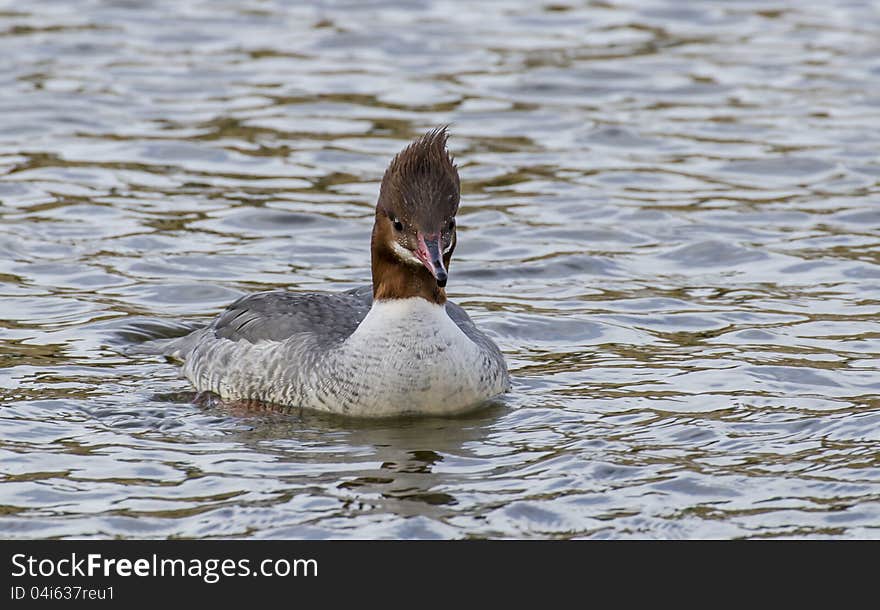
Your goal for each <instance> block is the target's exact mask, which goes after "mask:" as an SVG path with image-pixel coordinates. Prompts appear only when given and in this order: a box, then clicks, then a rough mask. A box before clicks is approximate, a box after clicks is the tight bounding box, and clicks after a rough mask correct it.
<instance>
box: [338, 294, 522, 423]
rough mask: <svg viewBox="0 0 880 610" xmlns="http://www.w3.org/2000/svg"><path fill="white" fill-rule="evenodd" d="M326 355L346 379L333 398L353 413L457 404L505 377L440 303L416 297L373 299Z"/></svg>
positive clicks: (435, 409)
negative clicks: (345, 402)
mask: <svg viewBox="0 0 880 610" xmlns="http://www.w3.org/2000/svg"><path fill="white" fill-rule="evenodd" d="M333 361H334V362H333V366H332V367H331V368H332V370H333V371H334V376H336V381H337V383H339V382H340V381H341V382H342V385H344V386H348V387H347V388H346V390H345V392H344V393H345V394H346V395H347V396H339V395H338V392H335V391H334V392H332V393H333V394H334V396H333V398H334V399H337V400H338V399H340V398H343V399H348V402H349V403H350V404H351V406H352V407H353V409H352V411H357V414H359V415H370V416H381V415H391V414H402V413H408V412H418V413H433V414H438V415H439V414H448V413H455V412H460V411H463V410H466V409H467V408H468V407H473V406H474V405H475V404H477V403H479V402H482V401H484V400H486V399H487V398H490V397H492V396H495V395H497V394H500V393H502V392H503V391H504V390H505V389H506V385H507V374H506V368H501V367H503V361H502V362H501V367H500V366H499V362H497V360H496V359H494V358H492V356H491V354H488V353H486V352H485V351H484V350H482V349H481V348H480V347H479V346H477V345H476V344H475V343H474V342H473V341H471V340H470V339H469V338H468V337H467V336H466V335H465V334H464V333H463V332H462V331H461V329H460V328H458V326H456V324H455V322H453V321H452V319H450V317H449V316H448V315H447V313H446V309H445V306H444V305H437V304H434V303H430V302H428V301H426V300H425V299H422V298H418V297H414V298H409V299H390V300H384V301H376V302H375V303H374V304H373V306H372V308H371V309H370V311H369V313H368V314H367V316H366V317H365V318H364V320H363V321H362V322H361V324H360V326H358V328H357V330H356V331H355V332H354V333H352V335H351V336H350V337H349V338H348V339H347V340H346V341H345V343H344V344H343V345H342V346H341V348H340V349H339V350H338V351H336V353H335V355H334V357H333ZM343 380H344V381H343ZM324 381H325V383H326V382H327V381H330V380H324ZM331 384H332V382H331ZM325 387H326V386H325ZM328 398H330V397H328ZM322 402H323V400H322ZM350 412H351V411H350ZM352 414H354V413H352Z"/></svg>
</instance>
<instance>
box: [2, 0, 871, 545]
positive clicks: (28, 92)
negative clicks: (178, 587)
mask: <svg viewBox="0 0 880 610" xmlns="http://www.w3.org/2000/svg"><path fill="white" fill-rule="evenodd" d="M2 6H3V8H2V10H0V57H3V58H4V61H3V62H0V248H2V255H0V367H2V368H0V532H2V533H0V536H2V537H4V538H33V537H38V538H43V537H74V538H111V537H132V538H165V537H182V538H212V537H218V538H231V537H245V538H301V537H304V538H325V537H330V538H484V537H490V538H572V537H587V538H741V537H746V538H759V537H804V536H806V537H857V538H880V398H878V394H880V153H878V151H880V129H878V127H880V10H878V9H877V7H876V5H875V4H872V3H870V2H834V3H829V2H819V1H818V0H816V1H811V2H806V1H805V2H796V3H795V2H790V3H774V4H768V3H767V2H764V1H759V0H756V1H753V2H749V1H737V0H735V1H730V2H674V1H669V2H663V1H656V2H642V1H639V2H636V1H618V0H610V1H606V0H602V1H594V2H586V3H572V4H569V3H568V2H565V1H562V2H556V1H555V0H554V1H553V2H549V3H546V4H543V5H542V4H541V3H538V2H531V1H522V2H489V3H480V8H479V10H478V11H477V10H474V8H473V7H474V4H473V3H470V2H421V3H412V2H377V3H362V2H350V3H343V2H317V3H313V4H312V6H311V7H304V6H301V3H295V2H290V3H286V2H280V1H275V2H273V1H258V0H251V1H238V0H236V1H226V2H218V1H213V0H212V1H207V0H206V1H203V2H195V1H193V2H185V3H178V2H171V1H167V2H150V1H147V0H117V1H115V2H96V1H84V0H83V1H79V0H72V1H66V2H29V3H13V2H4V3H3V5H2ZM442 123H450V124H451V132H452V136H451V138H450V142H449V144H450V148H451V150H452V152H453V153H454V154H455V155H456V158H457V161H458V163H459V166H460V171H461V176H462V181H463V197H462V208H461V212H460V215H459V226H460V228H459V247H458V249H457V251H456V259H455V261H454V264H453V266H452V269H451V276H450V281H449V294H450V296H451V298H452V299H453V300H455V301H457V302H458V303H460V304H462V305H463V306H465V307H466V308H467V309H468V311H469V312H470V313H471V315H472V317H473V318H474V319H475V321H476V322H477V323H478V324H479V325H480V326H481V327H482V328H484V329H485V330H486V331H487V332H488V333H489V334H491V335H492V336H493V337H494V338H495V340H496V341H497V342H498V343H499V345H500V346H501V347H502V349H503V351H504V353H505V355H506V357H507V359H508V363H509V365H510V368H511V372H512V374H513V377H514V386H513V389H512V391H511V392H510V393H509V394H508V395H507V396H506V397H505V398H504V399H503V400H502V401H501V402H500V403H499V404H497V405H495V406H493V407H491V408H489V409H486V410H483V411H481V412H478V413H476V414H473V415H470V416H467V417H461V418H453V419H429V420H418V419H412V420H409V419H408V420H403V421H401V420H397V421H379V422H363V421H353V420H345V419H337V418H332V417H328V416H323V415H319V414H313V413H307V412H303V413H282V412H277V411H273V410H270V409H265V410H260V409H243V408H231V407H229V406H224V405H218V404H214V403H210V402H205V401H200V402H197V403H194V402H193V400H192V398H193V396H192V394H191V393H190V387H189V385H188V383H187V382H186V381H185V380H184V379H182V378H181V377H180V374H179V371H178V368H177V367H176V366H174V365H173V364H171V363H168V362H166V361H164V360H163V359H161V358H157V357H153V356H146V355H138V354H136V353H132V346H134V345H136V344H137V343H138V342H140V341H142V340H144V339H146V338H149V337H157V336H170V335H173V334H175V333H180V332H181V329H182V328H184V326H185V325H191V324H194V323H200V322H204V321H207V320H208V319H210V318H211V317H212V316H213V315H215V314H216V313H217V312H218V311H220V309H221V308H222V307H223V306H224V305H226V304H227V303H229V302H230V301H232V300H233V299H235V298H236V297H238V296H239V295H242V294H245V293H248V292H252V291H257V290H266V289H273V288H285V289H289V290H302V291H305V290H342V289H346V288H350V287H353V286H357V285H361V284H364V283H366V282H368V281H369V250H368V248H369V232H370V227H371V223H372V213H373V206H374V205H375V200H376V195H377V190H378V181H379V179H380V178H381V175H382V172H383V170H384V168H385V166H386V165H387V163H388V161H389V159H390V158H391V156H392V155H393V154H394V153H396V152H397V151H398V150H399V149H400V148H402V147H403V146H404V145H405V144H406V143H407V142H408V141H409V140H410V139H411V138H413V137H416V136H418V135H419V134H420V133H422V132H424V131H425V130H426V129H428V128H430V127H433V126H435V125H438V124H442Z"/></svg>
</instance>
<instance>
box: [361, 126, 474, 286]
mask: <svg viewBox="0 0 880 610" xmlns="http://www.w3.org/2000/svg"><path fill="white" fill-rule="evenodd" d="M447 137H448V135H447V132H446V128H445V127H439V128H437V129H434V130H432V131H429V132H428V133H426V134H425V135H424V136H422V137H421V138H419V139H417V140H415V141H414V142H413V143H412V144H410V145H409V146H407V147H406V148H405V149H403V150H402V151H401V152H400V153H398V154H397V156H395V157H394V159H392V161H391V164H390V165H389V166H388V169H387V170H385V175H384V176H383V178H382V186H381V187H380V189H379V201H378V203H377V204H376V218H375V222H374V224H373V237H372V268H373V269H372V270H373V298H374V299H377V300H378V299H394V298H409V297H413V296H420V297H423V298H425V299H428V300H429V301H432V302H435V303H443V302H445V301H446V290H445V287H446V281H447V279H448V277H449V264H450V262H451V260H452V252H453V251H454V250H455V243H456V237H455V215H456V213H457V212H458V204H459V198H460V181H459V178H458V170H457V169H456V166H455V164H454V163H453V160H452V157H451V156H450V154H449V152H448V151H447V150H446V139H447Z"/></svg>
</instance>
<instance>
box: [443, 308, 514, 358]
mask: <svg viewBox="0 0 880 610" xmlns="http://www.w3.org/2000/svg"><path fill="white" fill-rule="evenodd" d="M446 314H447V315H448V316H449V317H450V318H451V319H452V321H453V322H455V325H456V326H458V327H459V328H460V329H461V332H463V333H464V334H465V335H466V336H467V338H468V339H470V340H471V341H473V342H474V343H476V344H477V345H479V346H480V347H482V348H483V349H485V350H487V351H490V352H492V353H493V354H495V355H496V356H497V357H499V358H501V350H500V349H498V346H497V345H495V342H494V341H492V339H490V338H489V337H487V336H486V335H484V334H483V331H481V330H480V329H479V328H477V325H476V324H474V322H473V320H471V317H470V316H469V315H468V314H467V312H466V311H465V310H464V309H462V307H461V306H460V305H456V304H455V303H453V302H452V301H446Z"/></svg>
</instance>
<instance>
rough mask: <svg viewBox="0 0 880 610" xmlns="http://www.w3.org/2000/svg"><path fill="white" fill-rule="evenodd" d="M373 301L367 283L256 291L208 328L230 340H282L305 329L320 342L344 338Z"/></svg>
mask: <svg viewBox="0 0 880 610" xmlns="http://www.w3.org/2000/svg"><path fill="white" fill-rule="evenodd" d="M372 303H373V291H372V287H370V286H362V287H360V288H354V289H352V290H347V291H345V292H339V293H335V294H318V293H312V292H303V293H293V292H281V291H271V292H258V293H255V294H250V295H247V296H244V297H242V298H240V299H238V300H237V301H235V302H234V303H232V304H231V305H230V306H229V307H227V308H226V310H225V311H223V313H221V314H220V315H219V316H217V318H216V319H215V320H214V322H213V323H211V325H210V327H209V330H212V331H213V332H214V335H215V336H216V337H218V338H221V339H229V340H230V341H248V342H250V343H257V342H258V341H263V340H271V341H284V340H285V339H288V338H289V337H291V336H293V335H296V334H300V333H308V334H309V335H312V336H313V338H314V339H315V340H317V341H318V343H319V344H321V343H325V342H327V343H329V342H337V341H344V340H345V339H346V338H347V337H348V336H349V335H351V333H353V332H354V330H355V329H356V328H357V327H358V324H360V323H361V320H363V319H364V316H366V315H367V312H368V311H369V310H370V306H371V305H372Z"/></svg>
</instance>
